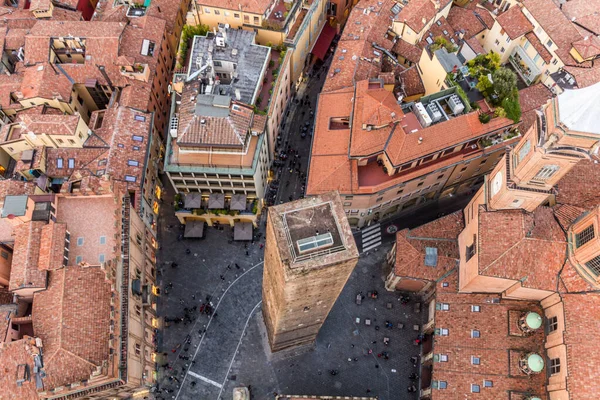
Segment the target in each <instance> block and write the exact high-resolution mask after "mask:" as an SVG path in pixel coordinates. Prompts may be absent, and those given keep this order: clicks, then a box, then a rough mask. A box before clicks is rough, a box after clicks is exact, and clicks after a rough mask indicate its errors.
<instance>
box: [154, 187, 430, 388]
mask: <svg viewBox="0 0 600 400" xmlns="http://www.w3.org/2000/svg"><path fill="white" fill-rule="evenodd" d="M170 197H171V196H167V199H165V202H166V201H168V200H169V199H170ZM162 212H163V215H162V219H161V227H160V234H161V249H160V251H159V262H160V267H161V273H160V276H159V279H160V280H161V287H162V296H161V298H160V302H159V308H158V312H159V316H160V317H161V318H163V319H164V320H166V321H167V322H163V327H162V329H161V334H160V336H159V352H160V353H158V356H157V364H158V365H159V368H158V374H159V375H158V377H159V386H158V390H157V391H156V393H155V397H156V398H163V399H171V398H175V399H219V398H222V399H231V398H232V392H233V388H234V387H237V386H249V387H250V388H251V392H252V398H253V399H270V398H274V396H275V394H315V395H316V394H318V395H330V396H334V395H338V396H341V395H346V396H352V395H353V396H366V395H370V396H378V397H379V398H380V399H413V398H414V399H416V398H417V393H408V392H407V387H409V386H411V385H412V384H413V383H412V382H411V381H410V380H409V375H410V374H411V373H412V372H416V371H417V369H416V368H414V367H413V363H412V361H411V359H410V358H411V357H412V356H415V355H418V353H419V347H418V346H416V345H414V340H415V339H416V338H417V334H418V332H417V331H415V330H413V326H414V325H419V326H421V324H422V323H423V321H424V320H425V319H426V312H427V311H426V308H425V307H424V306H421V311H420V312H418V313H417V312H415V307H414V304H415V302H417V301H418V300H417V299H411V301H410V302H409V303H408V304H402V303H401V302H400V301H399V296H400V294H399V293H389V292H386V291H385V289H384V287H383V278H382V276H381V265H382V263H383V259H384V256H385V252H386V251H387V250H388V249H389V245H384V246H382V247H381V248H380V249H379V250H377V251H375V252H370V254H369V255H365V256H363V257H361V259H360V261H359V263H358V265H357V266H356V268H355V270H354V272H353V273H352V275H351V277H350V279H349V280H348V282H347V284H346V286H345V287H344V289H343V291H342V293H341V294H340V296H339V298H338V300H337V302H336V303H335V305H334V307H333V309H332V310H331V313H330V314H329V317H328V318H327V320H326V321H325V323H324V325H323V327H322V329H321V331H320V333H319V336H318V338H317V342H316V344H315V347H314V349H313V350H312V351H309V352H306V353H304V354H301V355H296V356H293V357H286V358H284V357H281V356H279V355H271V354H270V352H269V350H268V343H267V340H266V331H265V329H264V325H263V323H262V314H261V290H262V286H261V285H262V271H263V268H262V254H263V248H262V243H264V220H265V218H264V217H263V218H262V219H261V221H260V222H259V228H258V229H255V236H254V238H255V240H254V242H253V243H252V242H248V243H244V242H234V241H232V240H231V238H232V228H231V227H228V226H225V227H221V228H207V230H206V232H205V238H204V239H201V240H182V239H180V238H179V235H180V233H181V232H182V231H181V228H180V225H179V223H178V221H177V220H176V218H175V217H174V216H173V213H172V209H171V207H163V208H162ZM173 263H175V264H176V266H175V267H173ZM374 291H377V293H378V295H377V298H376V299H374V298H372V297H368V294H369V292H374ZM359 293H362V295H363V296H364V298H363V299H362V301H361V304H360V305H358V304H356V297H357V294H359ZM207 296H208V297H207ZM388 303H389V304H388ZM207 305H208V306H209V307H210V308H211V309H212V310H211V313H209V314H207V313H205V312H200V310H201V309H202V308H203V307H206V306H207ZM367 320H370V321H367ZM386 322H389V324H391V327H386ZM369 323H370V324H369ZM401 326H402V328H401ZM384 338H388V339H389V343H388V344H384ZM384 352H385V353H386V354H385V356H384V354H383V353H384ZM386 356H387V359H386ZM332 371H335V372H334V374H332ZM415 386H418V385H417V384H416V383H415Z"/></svg>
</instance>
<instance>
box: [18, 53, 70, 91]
mask: <svg viewBox="0 0 600 400" xmlns="http://www.w3.org/2000/svg"><path fill="white" fill-rule="evenodd" d="M46 51H47V50H46ZM72 87H73V85H72V84H71V82H69V80H68V79H67V77H66V76H64V75H63V74H61V73H60V72H58V71H57V70H55V69H54V68H53V67H52V66H51V65H50V64H48V63H42V64H39V65H34V66H31V67H27V68H26V69H25V71H24V73H23V81H22V83H21V90H20V92H21V93H22V94H23V98H24V99H30V98H33V97H43V98H47V99H53V98H58V99H59V100H62V101H64V102H69V101H70V99H71V89H72Z"/></svg>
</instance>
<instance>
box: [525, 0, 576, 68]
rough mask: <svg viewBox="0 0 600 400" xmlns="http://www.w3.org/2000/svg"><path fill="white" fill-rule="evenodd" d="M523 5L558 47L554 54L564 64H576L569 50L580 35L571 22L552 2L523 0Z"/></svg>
mask: <svg viewBox="0 0 600 400" xmlns="http://www.w3.org/2000/svg"><path fill="white" fill-rule="evenodd" d="M523 5H524V6H525V7H526V8H527V10H528V11H529V12H530V13H531V15H532V16H533V18H535V20H536V21H537V22H538V23H539V24H540V25H541V26H542V28H544V31H545V32H546V33H547V34H548V35H549V36H550V39H552V41H553V42H554V44H555V45H556V46H557V47H558V49H557V50H556V54H557V55H558V56H559V57H560V59H561V61H562V62H563V63H565V64H566V65H576V64H577V62H576V61H575V60H574V59H573V57H572V56H571V55H570V54H569V52H570V51H571V47H572V45H573V43H574V42H577V41H578V40H580V39H581V38H582V37H581V34H580V33H579V32H578V31H577V29H576V28H575V27H574V26H573V23H572V22H571V21H570V20H569V19H568V18H567V17H566V16H565V15H564V14H563V13H562V12H561V11H560V10H559V8H558V7H557V6H556V5H555V4H554V3H552V2H549V1H544V0H523Z"/></svg>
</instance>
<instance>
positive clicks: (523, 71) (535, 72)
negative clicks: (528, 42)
mask: <svg viewBox="0 0 600 400" xmlns="http://www.w3.org/2000/svg"><path fill="white" fill-rule="evenodd" d="M508 61H509V62H510V64H511V65H512V66H513V67H514V68H515V71H516V72H517V74H519V76H520V77H521V79H523V81H524V82H525V83H526V84H527V85H531V84H532V83H533V82H535V80H536V79H537V78H538V76H540V74H541V73H542V71H540V69H539V68H538V66H537V65H536V63H535V61H533V60H532V59H531V57H529V56H528V55H527V52H526V51H525V50H524V49H523V48H522V47H521V46H516V47H515V49H514V50H513V52H512V54H511V55H510V56H508Z"/></svg>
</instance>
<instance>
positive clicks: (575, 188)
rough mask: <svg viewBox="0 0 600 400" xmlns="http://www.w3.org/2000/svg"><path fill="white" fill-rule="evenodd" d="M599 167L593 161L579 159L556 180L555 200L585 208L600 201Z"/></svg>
mask: <svg viewBox="0 0 600 400" xmlns="http://www.w3.org/2000/svg"><path fill="white" fill-rule="evenodd" d="M598 187H600V168H598V164H594V162H593V161H588V160H581V161H579V162H578V163H577V164H576V165H575V166H574V167H573V168H572V169H571V170H570V171H569V172H567V173H566V174H565V176H563V177H562V179H561V180H560V181H559V182H558V185H557V189H558V195H557V196H556V201H557V202H558V203H561V204H570V205H572V206H576V207H581V208H585V209H589V208H592V207H594V206H596V205H598V204H599V203H600V199H599V198H598Z"/></svg>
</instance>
